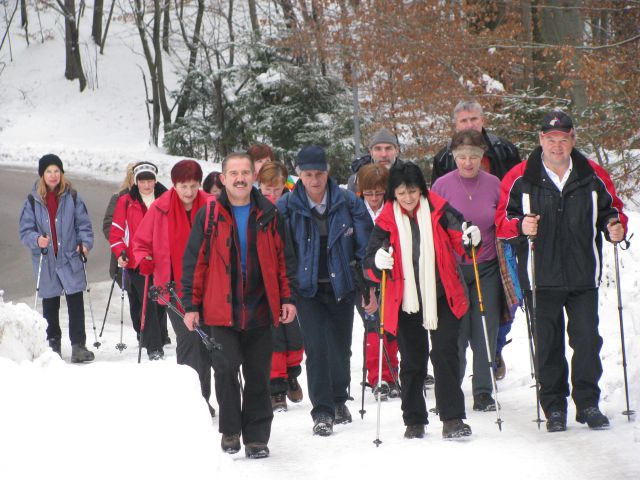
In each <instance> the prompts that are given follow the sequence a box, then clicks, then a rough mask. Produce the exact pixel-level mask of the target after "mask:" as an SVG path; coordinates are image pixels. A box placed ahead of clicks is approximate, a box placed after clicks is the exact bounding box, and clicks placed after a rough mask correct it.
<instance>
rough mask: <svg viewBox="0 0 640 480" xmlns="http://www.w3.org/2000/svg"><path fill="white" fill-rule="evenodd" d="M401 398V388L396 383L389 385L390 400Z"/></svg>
mask: <svg viewBox="0 0 640 480" xmlns="http://www.w3.org/2000/svg"><path fill="white" fill-rule="evenodd" d="M399 396H400V386H399V385H398V384H397V383H396V382H391V383H390V384H389V398H398V397H399Z"/></svg>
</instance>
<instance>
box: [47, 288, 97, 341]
mask: <svg viewBox="0 0 640 480" xmlns="http://www.w3.org/2000/svg"><path fill="white" fill-rule="evenodd" d="M65 297H66V299H67V312H68V313H69V339H70V340H71V345H85V344H86V343H87V334H86V332H85V330H84V301H83V298H82V292H78V293H72V294H71V295H65ZM42 316H43V317H44V318H45V319H46V320H47V340H49V339H52V338H61V337H62V331H61V330H60V297H51V298H43V299H42Z"/></svg>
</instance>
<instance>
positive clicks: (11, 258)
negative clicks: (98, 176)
mask: <svg viewBox="0 0 640 480" xmlns="http://www.w3.org/2000/svg"><path fill="white" fill-rule="evenodd" d="M37 177H38V174H37V169H36V166H34V169H33V171H32V172H31V171H25V170H19V169H14V168H8V167H5V166H0V290H4V292H5V293H4V298H5V300H13V301H16V300H18V299H21V298H24V297H28V296H33V295H34V294H35V281H34V279H33V274H32V268H31V260H30V258H29V250H28V249H27V248H26V247H25V246H23V245H22V244H21V243H20V239H19V238H18V218H19V216H20V211H21V210H22V205H23V204H24V202H25V200H26V198H27V195H28V194H29V193H30V192H31V188H32V186H33V183H34V182H35V181H36V179H37ZM67 178H68V179H69V180H70V181H71V183H72V184H73V186H74V188H75V189H76V190H78V194H79V195H80V196H81V197H82V199H83V200H84V202H85V204H86V205H87V209H88V210H89V215H90V216H91V222H92V223H93V234H94V246H93V250H92V251H91V253H90V254H89V261H88V262H87V275H88V277H89V282H90V283H93V282H99V281H104V280H109V255H110V253H109V245H108V242H107V241H106V239H105V238H104V236H103V235H102V217H103V216H104V211H105V209H106V207H107V203H108V202H109V198H110V197H111V195H112V193H113V192H114V191H115V190H116V188H117V185H116V184H113V183H107V182H102V181H98V180H94V179H89V178H83V177H77V176H74V175H73V173H69V172H67Z"/></svg>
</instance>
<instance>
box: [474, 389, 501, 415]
mask: <svg viewBox="0 0 640 480" xmlns="http://www.w3.org/2000/svg"><path fill="white" fill-rule="evenodd" d="M473 411H474V412H495V411H496V401H495V400H494V399H493V398H492V397H491V394H489V393H479V394H478V395H474V396H473Z"/></svg>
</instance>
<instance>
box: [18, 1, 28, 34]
mask: <svg viewBox="0 0 640 480" xmlns="http://www.w3.org/2000/svg"><path fill="white" fill-rule="evenodd" d="M20 19H21V21H20V26H21V27H22V28H24V38H25V39H26V40H27V45H29V19H28V17H27V0H20Z"/></svg>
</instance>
